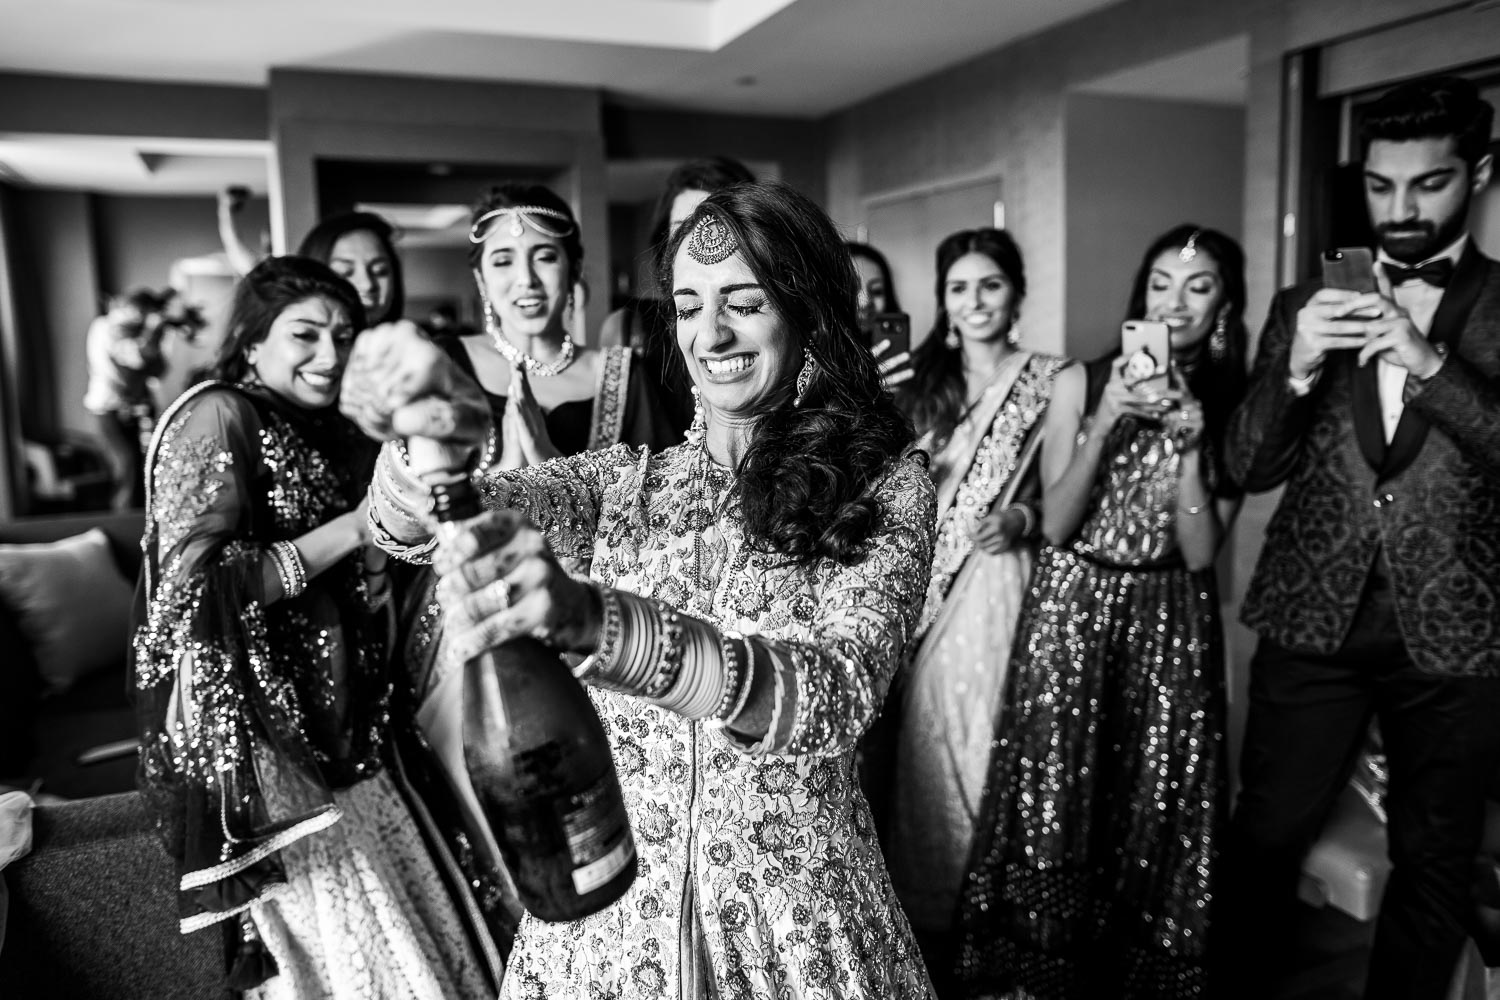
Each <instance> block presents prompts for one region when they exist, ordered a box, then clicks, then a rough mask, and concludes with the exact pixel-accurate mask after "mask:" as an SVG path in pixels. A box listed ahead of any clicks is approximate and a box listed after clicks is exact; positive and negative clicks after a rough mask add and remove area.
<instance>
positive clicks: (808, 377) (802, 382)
mask: <svg viewBox="0 0 1500 1000" xmlns="http://www.w3.org/2000/svg"><path fill="white" fill-rule="evenodd" d="M817 370H818V363H817V362H816V361H814V360H813V356H812V352H811V351H807V350H804V351H803V352H802V370H801V371H799V372H798V373H797V395H795V396H793V397H792V405H793V406H801V405H802V400H803V397H805V396H806V395H807V387H808V386H810V385H812V379H813V375H814V373H816V372H817Z"/></svg>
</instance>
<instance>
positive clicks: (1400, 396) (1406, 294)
mask: <svg viewBox="0 0 1500 1000" xmlns="http://www.w3.org/2000/svg"><path fill="white" fill-rule="evenodd" d="M1468 241H1469V234H1468V233H1465V234H1464V235H1462V236H1460V237H1459V238H1458V239H1456V240H1454V241H1453V242H1452V243H1451V244H1449V245H1448V247H1447V248H1446V249H1444V250H1443V252H1442V253H1439V254H1434V255H1433V256H1431V257H1428V258H1427V259H1426V260H1424V261H1422V262H1421V263H1419V264H1418V265H1417V266H1418V267H1421V266H1422V264H1427V263H1431V262H1432V261H1435V260H1441V259H1443V258H1444V257H1447V258H1449V259H1450V260H1452V261H1453V263H1454V264H1457V263H1458V258H1459V256H1460V255H1461V254H1462V253H1463V252H1464V245H1465V244H1467V243H1468ZM1375 260H1376V264H1375V280H1376V281H1377V282H1378V283H1379V285H1380V293H1381V294H1382V295H1384V296H1385V297H1386V298H1388V299H1390V300H1392V301H1393V302H1395V303H1396V305H1398V306H1400V307H1401V308H1402V309H1405V310H1406V313H1407V315H1409V316H1410V317H1411V322H1412V325H1413V326H1415V327H1416V328H1417V332H1418V333H1420V334H1421V335H1422V336H1424V337H1426V336H1427V335H1428V332H1429V331H1430V330H1431V329H1432V317H1433V316H1435V315H1436V314H1437V310H1438V303H1440V302H1442V301H1443V292H1444V291H1445V289H1442V288H1438V287H1436V286H1434V285H1429V284H1428V283H1427V282H1425V281H1420V280H1417V281H1403V282H1402V283H1401V284H1400V285H1398V286H1396V287H1395V288H1392V287H1391V282H1390V279H1389V278H1388V277H1386V273H1385V268H1383V267H1381V266H1380V265H1381V264H1384V263H1392V264H1400V263H1401V262H1400V261H1398V260H1394V259H1393V258H1391V257H1390V256H1389V255H1388V254H1386V252H1385V251H1384V250H1381V251H1380V252H1379V253H1377V254H1376V257H1375ZM1402 266H1403V267H1404V266H1406V265H1404V264H1403V265H1402ZM1376 363H1377V364H1378V365H1379V368H1378V369H1377V377H1378V379H1379V384H1380V420H1381V423H1382V425H1383V426H1384V427H1385V441H1386V444H1390V442H1391V438H1393V437H1395V436H1396V425H1397V424H1399V423H1401V414H1402V412H1403V411H1405V409H1406V400H1405V398H1404V394H1405V392H1406V378H1407V375H1408V372H1407V370H1406V369H1405V368H1402V367H1401V366H1400V365H1397V364H1392V363H1391V362H1389V361H1387V360H1385V358H1377V359H1376Z"/></svg>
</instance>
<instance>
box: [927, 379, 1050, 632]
mask: <svg viewBox="0 0 1500 1000" xmlns="http://www.w3.org/2000/svg"><path fill="white" fill-rule="evenodd" d="M1067 364H1068V361H1067V359H1066V358H1055V357H1051V356H1048V355H1043V354H1030V353H1027V352H1024V351H1018V352H1017V353H1016V354H1013V355H1011V356H1010V357H1009V358H1007V359H1006V360H1005V361H1004V362H1002V363H1001V368H1000V370H999V371H998V372H997V373H996V374H995V376H994V378H993V379H992V380H991V381H990V384H989V385H988V386H986V387H985V390H984V393H983V394H982V395H981V396H980V398H979V400H978V401H977V402H976V403H975V404H974V405H973V407H972V408H971V409H970V411H969V412H968V414H967V415H966V416H965V417H964V419H962V420H960V421H959V424H958V426H957V427H956V428H954V431H953V434H952V436H951V437H950V438H949V439H948V441H947V443H946V444H945V445H944V446H943V447H942V449H941V450H940V451H939V452H938V454H937V456H936V457H935V459H934V461H933V469H932V474H933V480H934V482H935V484H936V486H937V491H938V498H937V499H938V524H937V531H938V533H937V550H936V553H935V554H934V557H933V562H932V583H931V584H930V586H929V587H928V590H927V600H926V604H925V605H924V608H923V611H922V625H921V632H923V633H925V632H926V631H927V629H929V628H930V627H931V626H932V624H933V622H934V621H936V619H937V617H938V615H939V614H940V613H941V612H942V609H943V603H944V601H945V600H946V599H947V597H948V593H949V590H950V589H951V588H952V586H953V581H954V578H955V577H957V575H958V573H959V571H960V570H961V569H963V566H964V563H965V562H966V561H967V560H968V558H969V554H970V553H971V552H973V551H974V532H975V530H976V529H977V528H978V527H979V522H980V520H981V519H982V518H983V517H984V516H985V514H987V513H988V512H989V510H990V508H991V507H992V506H994V505H995V503H996V502H997V501H998V502H1000V503H1001V505H1002V506H1003V505H1004V504H1007V503H1011V502H1013V501H1014V500H1015V498H1016V496H1017V493H1018V491H1019V490H1020V488H1021V486H1022V484H1023V483H1024V482H1025V480H1026V477H1027V475H1028V474H1029V473H1030V472H1031V470H1032V468H1033V466H1034V465H1035V461H1036V457H1037V454H1038V451H1039V448H1040V444H1041V430H1042V417H1043V416H1044V415H1045V414H1046V412H1047V403H1048V402H1049V401H1050V400H1051V398H1052V383H1053V380H1054V379H1055V378H1056V377H1057V373H1058V372H1059V371H1061V370H1062V369H1063V368H1064V367H1066V366H1067Z"/></svg>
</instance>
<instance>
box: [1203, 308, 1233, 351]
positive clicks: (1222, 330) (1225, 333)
mask: <svg viewBox="0 0 1500 1000" xmlns="http://www.w3.org/2000/svg"><path fill="white" fill-rule="evenodd" d="M1228 353H1229V313H1228V311H1227V310H1224V309H1220V310H1219V318H1218V320H1217V321H1216V322H1215V323H1214V332H1213V333H1211V334H1209V335H1208V357H1209V360H1210V361H1212V362H1213V363H1214V364H1218V363H1219V362H1221V361H1223V360H1224V358H1225V356H1226V355H1227V354H1228Z"/></svg>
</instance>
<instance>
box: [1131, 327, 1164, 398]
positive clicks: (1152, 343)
mask: <svg viewBox="0 0 1500 1000" xmlns="http://www.w3.org/2000/svg"><path fill="white" fill-rule="evenodd" d="M1120 353H1121V355H1123V356H1124V358H1125V381H1126V383H1127V384H1128V385H1129V386H1130V387H1131V389H1133V390H1134V391H1136V392H1138V393H1140V394H1142V395H1144V396H1159V395H1161V394H1162V393H1164V392H1166V391H1167V390H1168V389H1169V388H1171V384H1172V376H1171V369H1170V364H1171V360H1172V331H1171V330H1170V329H1169V328H1168V327H1167V324H1165V323H1159V322H1156V321H1154V320H1145V319H1127V320H1126V321H1125V322H1124V324H1123V325H1121V327H1120Z"/></svg>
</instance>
